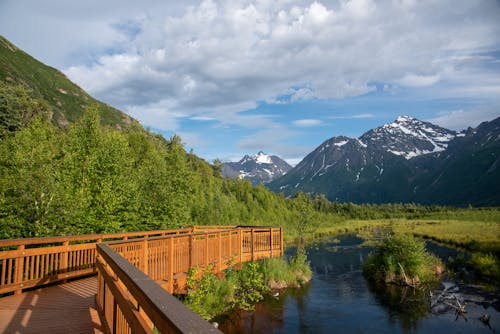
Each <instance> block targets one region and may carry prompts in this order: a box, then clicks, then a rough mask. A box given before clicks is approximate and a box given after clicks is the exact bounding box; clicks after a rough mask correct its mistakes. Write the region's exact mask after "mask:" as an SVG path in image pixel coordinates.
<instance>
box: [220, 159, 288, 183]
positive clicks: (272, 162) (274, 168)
mask: <svg viewBox="0 0 500 334" xmlns="http://www.w3.org/2000/svg"><path fill="white" fill-rule="evenodd" d="M290 169H292V166H290V165H289V164H288V163H287V162H286V161H284V160H283V159H281V158H280V157H278V156H276V155H267V154H265V153H264V152H262V151H261V152H259V153H257V154H256V155H252V156H250V155H245V156H244V157H243V158H242V159H241V160H240V161H238V162H227V163H224V164H223V165H222V174H223V175H224V176H225V177H229V178H240V179H245V180H248V181H250V182H251V183H252V184H253V185H258V184H259V183H267V182H270V181H272V180H274V179H275V178H277V177H280V176H282V175H285V174H286V173H287V172H288V171H289V170H290Z"/></svg>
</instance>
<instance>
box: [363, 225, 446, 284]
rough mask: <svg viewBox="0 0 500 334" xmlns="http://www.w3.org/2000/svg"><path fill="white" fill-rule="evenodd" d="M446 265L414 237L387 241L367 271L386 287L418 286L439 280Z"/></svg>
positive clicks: (377, 251) (395, 238) (367, 266)
mask: <svg viewBox="0 0 500 334" xmlns="http://www.w3.org/2000/svg"><path fill="white" fill-rule="evenodd" d="M442 268H443V266H442V264H441V262H440V261H439V259H437V258H436V257H434V256H433V255H431V254H430V253H428V252H427V251H426V250H425V244H424V242H423V241H419V240H416V239H414V238H413V236H411V235H399V236H394V237H389V238H387V239H385V240H384V241H383V243H382V245H381V246H380V247H379V248H378V249H377V250H376V251H375V253H374V254H372V255H371V256H370V257H369V258H368V260H367V262H366V263H365V265H364V267H363V271H364V273H365V275H367V276H368V277H369V278H371V279H373V280H376V281H382V282H386V283H403V284H407V285H413V286H415V285H418V284H420V283H426V282H431V281H434V280H436V277H437V275H436V274H440V273H441V272H442Z"/></svg>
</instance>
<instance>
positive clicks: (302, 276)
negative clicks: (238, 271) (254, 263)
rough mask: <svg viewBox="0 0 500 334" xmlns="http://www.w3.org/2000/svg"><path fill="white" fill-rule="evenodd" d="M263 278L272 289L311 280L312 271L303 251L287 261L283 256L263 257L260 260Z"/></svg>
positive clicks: (297, 284) (295, 285)
mask: <svg viewBox="0 0 500 334" xmlns="http://www.w3.org/2000/svg"><path fill="white" fill-rule="evenodd" d="M260 266H261V271H262V273H263V274H264V280H265V282H266V284H267V286H269V287H270V288H272V289H281V288H287V287H300V286H301V285H302V284H304V283H307V282H308V281H310V280H311V276H312V271H311V267H310V266H309V261H308V260H307V256H306V253H305V251H303V250H302V251H298V253H297V254H296V255H295V256H294V257H292V258H291V259H290V262H287V261H286V260H285V259H284V258H272V259H265V260H263V261H261V262H260Z"/></svg>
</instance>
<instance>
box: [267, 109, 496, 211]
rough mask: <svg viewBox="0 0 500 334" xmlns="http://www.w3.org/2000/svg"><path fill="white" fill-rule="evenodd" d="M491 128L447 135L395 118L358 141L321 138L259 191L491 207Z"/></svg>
mask: <svg viewBox="0 0 500 334" xmlns="http://www.w3.org/2000/svg"><path fill="white" fill-rule="evenodd" d="M498 123H500V118H497V119H495V120H492V121H490V122H484V123H482V124H480V125H479V126H478V127H477V128H475V129H472V128H470V129H468V130H467V131H464V132H455V131H453V130H448V129H445V128H442V127H439V126H437V125H434V124H432V123H429V122H423V121H420V120H418V119H416V118H413V117H409V116H400V117H398V118H397V119H396V120H395V121H394V122H391V123H388V124H385V125H383V126H381V127H377V128H375V129H371V130H369V131H367V132H365V133H364V134H363V135H361V136H360V137H358V138H349V137H345V136H337V137H332V138H330V139H328V140H326V141H324V142H323V143H322V144H321V145H319V146H318V147H317V148H316V149H315V150H313V151H312V152H311V153H309V154H308V155H307V156H306V157H305V158H304V159H303V160H302V161H301V162H300V163H299V164H297V166H295V167H294V168H293V169H292V170H290V171H289V172H288V173H287V174H286V175H285V176H282V177H280V178H278V179H276V180H274V181H272V182H270V183H269V184H267V186H268V187H269V188H270V189H271V190H273V191H275V192H277V193H280V192H283V193H284V194H285V195H286V196H292V195H294V194H295V193H297V192H298V191H303V192H308V193H315V194H316V193H318V194H324V195H325V196H326V197H327V198H328V199H330V200H332V201H339V202H355V203H394V202H417V203H421V204H450V205H468V204H475V205H499V204H500V198H499V196H497V195H496V192H495V191H498V190H500V181H498V180H500V177H499V178H498V180H497V179H495V178H494V177H493V176H495V175H497V174H498V173H500V169H499V168H498V167H499V165H500V161H498V160H499V157H498V156H499V152H500V140H499V138H500V125H499V124H498ZM488 138H489V139H488ZM474 154H476V155H477V156H480V161H479V160H478V159H476V158H474ZM477 156H476V157H477ZM458 170H462V172H461V173H455V171H458ZM464 173H465V176H464V175H462V174H464ZM484 188H487V189H486V190H485V189H484ZM489 189H494V190H493V191H490V190H489Z"/></svg>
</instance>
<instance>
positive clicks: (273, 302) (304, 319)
mask: <svg viewBox="0 0 500 334" xmlns="http://www.w3.org/2000/svg"><path fill="white" fill-rule="evenodd" d="M362 242H363V240H362V239H360V238H357V237H356V236H354V235H344V236H340V237H335V238H333V237H331V238H327V239H324V240H323V241H321V242H318V243H315V244H313V245H311V246H309V247H308V256H309V259H310V261H311V267H312V269H313V272H314V274H313V279H312V281H311V282H310V283H309V284H307V285H305V286H304V287H302V288H301V289H287V290H284V291H280V292H279V295H278V296H269V297H267V298H266V300H264V301H263V302H261V303H259V304H257V305H256V307H255V310H254V311H253V312H235V313H233V314H232V315H230V316H229V317H228V318H226V319H225V320H224V321H221V323H220V327H219V328H220V329H221V330H222V331H223V332H224V333H440V334H443V333H494V332H495V331H496V332H498V331H500V310H499V307H498V305H499V303H498V300H499V299H500V296H499V295H498V290H497V291H495V292H493V293H489V294H488V293H483V292H481V290H477V289H476V288H475V287H474V286H471V285H464V284H461V283H459V282H455V281H450V282H447V283H446V284H447V287H448V288H450V286H453V285H454V283H457V286H453V287H452V289H454V290H453V291H455V292H456V294H457V295H458V296H462V295H461V294H463V296H465V297H464V298H468V299H469V301H468V302H467V303H468V304H467V306H466V310H467V313H466V314H465V318H464V317H458V318H457V317H456V315H455V312H454V310H453V309H452V308H448V309H446V308H445V309H436V308H434V309H432V310H431V308H430V302H431V299H430V298H429V290H427V291H425V292H415V291H414V290H413V289H410V288H400V287H396V286H390V287H389V288H387V287H384V286H376V285H374V284H371V283H369V282H368V281H367V280H366V279H365V278H364V276H363V274H362V264H363V262H364V260H365V259H366V257H367V256H368V254H369V253H370V252H371V251H373V248H372V247H364V246H362V245H361V244H362ZM436 249H437V250H438V251H439V252H441V253H443V254H444V255H443V254H442V255H443V256H445V258H447V256H448V253H450V252H451V253H453V250H450V249H447V248H442V247H434V248H433V250H434V251H436ZM438 255H439V254H438ZM431 290H433V291H434V294H436V293H438V292H439V291H437V290H443V286H442V285H437V286H436V287H433V289H431ZM448 291H450V290H448ZM495 299H496V304H492V303H491V301H494V300H495ZM470 300H474V302H471V301H470ZM485 314H487V315H489V317H490V320H489V325H486V324H485V323H484V322H482V321H481V320H480V317H482V316H484V315H485Z"/></svg>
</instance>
